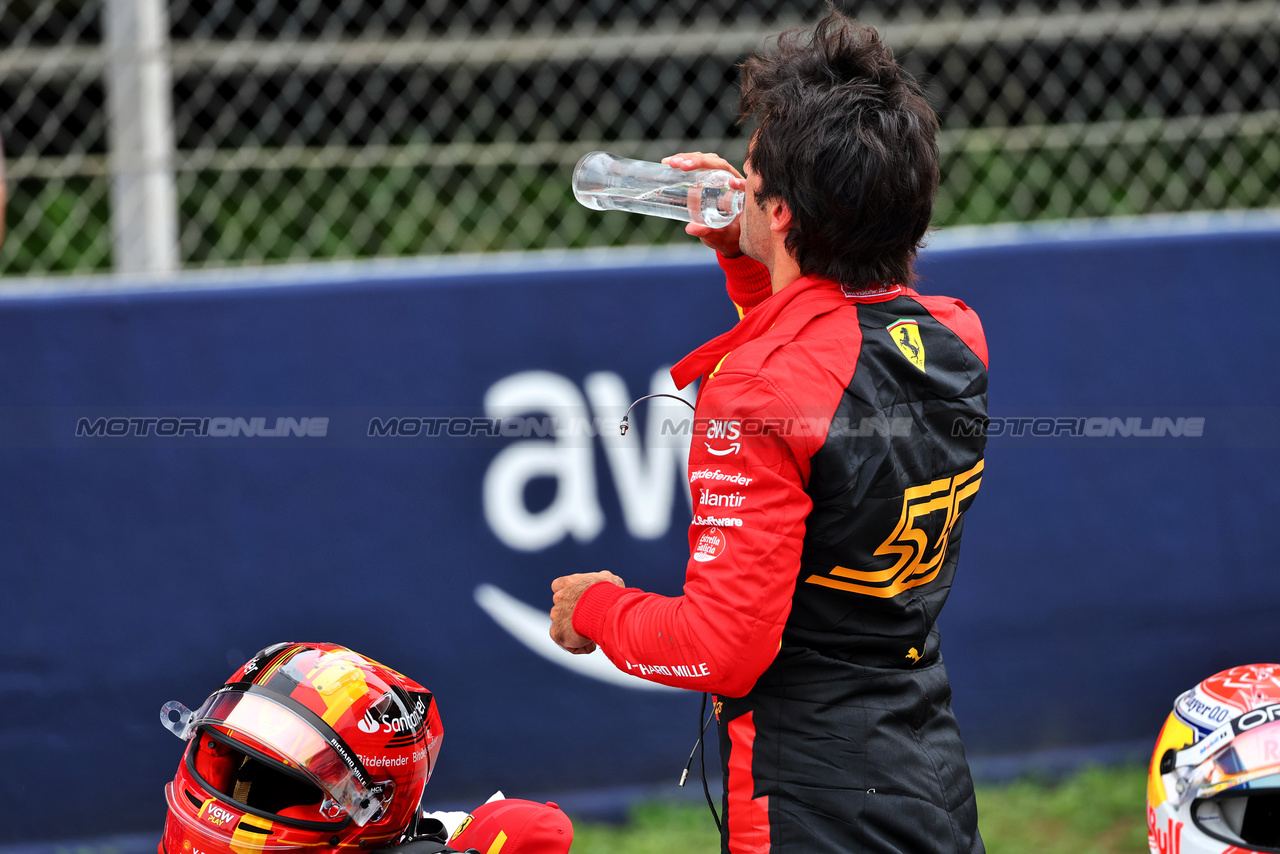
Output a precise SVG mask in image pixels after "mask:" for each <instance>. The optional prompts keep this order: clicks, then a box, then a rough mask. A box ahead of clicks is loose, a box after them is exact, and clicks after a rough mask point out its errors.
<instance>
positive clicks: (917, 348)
mask: <svg viewBox="0 0 1280 854" xmlns="http://www.w3.org/2000/svg"><path fill="white" fill-rule="evenodd" d="M888 329H889V337H890V338H892V339H893V343H894V344H896V345H898V350H900V351H901V352H902V355H904V356H906V357H907V361H908V362H910V363H911V364H913V365H915V366H916V367H917V368H919V369H920V370H922V371H923V370H924V342H923V341H921V340H920V327H919V325H918V324H917V323H916V322H915V321H914V320H899V321H896V322H894V323H891V324H889V326H888Z"/></svg>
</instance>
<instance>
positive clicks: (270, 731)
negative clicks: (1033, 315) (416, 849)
mask: <svg viewBox="0 0 1280 854" xmlns="http://www.w3.org/2000/svg"><path fill="white" fill-rule="evenodd" d="M160 720H161V722H162V723H163V724H164V726H165V727H166V728H167V729H169V730H170V731H171V732H173V733H174V734H175V735H177V736H178V737H179V738H181V739H183V740H185V741H187V742H188V745H187V749H186V752H185V753H184V755H183V758H182V761H181V763H179V765H178V773H177V776H175V777H174V779H173V782H172V783H169V784H168V785H166V786H165V798H166V800H167V801H168V804H169V815H168V818H167V819H166V821H165V827H164V835H163V837H162V838H161V841H160V846H159V854H247V852H254V851H277V850H282V849H305V850H306V851H308V852H315V854H320V853H321V852H325V851H329V850H337V849H339V848H343V849H352V850H359V849H365V850H371V849H376V848H382V847H387V846H391V845H395V844H397V843H398V842H400V841H402V839H403V838H404V837H405V835H406V834H407V833H408V832H409V830H410V828H411V827H412V825H413V824H414V820H415V817H416V815H417V812H418V809H417V807H418V804H419V802H420V801H421V800H422V790H423V788H424V787H425V786H426V784H427V780H428V779H430V777H431V771H432V769H433V768H434V767H435V762H436V755H437V753H438V752H439V750H440V742H441V739H442V737H443V729H442V727H441V724H440V715H439V713H438V711H437V710H436V704H435V698H434V697H433V696H432V695H431V693H430V692H429V691H427V690H426V689H425V688H423V687H422V686H421V685H419V684H417V683H416V682H414V681H412V680H411V679H408V678H407V677H405V676H404V675H402V674H400V673H397V672H396V671H394V670H392V669H391V668H389V667H386V666H384V665H382V664H379V663H378V662H376V661H372V660H371V659H368V658H365V657H364V656H362V655H360V654H358V653H355V652H352V651H351V650H349V649H347V648H346V647H342V646H337V645H336V644H328V643H281V644H276V645H275V646H271V647H268V648H267V649H264V650H263V651H262V652H260V653H258V654H257V655H255V656H254V657H253V658H252V659H250V660H249V661H248V662H247V663H246V664H245V665H244V666H243V667H241V668H240V669H238V670H237V671H236V672H235V673H234V674H232V676H231V678H230V679H229V680H227V683H226V684H225V685H223V686H222V687H221V688H219V689H218V690H217V691H214V692H213V693H212V694H211V695H209V698H208V699H207V700H205V701H204V703H203V704H202V705H201V706H200V708H199V709H197V710H196V711H191V710H190V709H188V708H186V707H185V706H183V705H182V704H181V703H178V702H169V703H166V704H165V705H164V707H163V709H161V712H160Z"/></svg>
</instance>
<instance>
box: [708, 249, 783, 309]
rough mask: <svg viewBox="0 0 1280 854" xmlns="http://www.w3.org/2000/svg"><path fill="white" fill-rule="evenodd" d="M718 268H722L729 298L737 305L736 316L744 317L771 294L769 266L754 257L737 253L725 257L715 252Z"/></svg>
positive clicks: (771, 281)
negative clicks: (734, 255) (733, 256)
mask: <svg viewBox="0 0 1280 854" xmlns="http://www.w3.org/2000/svg"><path fill="white" fill-rule="evenodd" d="M716 259H717V260H719V262H720V269H722V270H724V283H725V288H726V289H727V290H728V291H729V299H731V300H733V304H734V305H736V306H737V307H738V316H739V317H745V316H746V314H747V312H749V311H751V309H753V308H755V307H756V306H758V305H759V304H760V303H762V302H764V301H765V300H767V299H768V298H769V297H770V296H772V295H773V277H772V276H770V275H769V268H768V267H766V266H765V265H763V264H761V263H760V262H759V261H757V260H755V259H754V258H748V257H747V256H746V255H739V256H738V257H736V258H726V257H724V256H723V255H721V254H720V253H718V252H717V253H716Z"/></svg>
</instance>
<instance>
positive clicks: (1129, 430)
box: [951, 415, 1205, 439]
mask: <svg viewBox="0 0 1280 854" xmlns="http://www.w3.org/2000/svg"><path fill="white" fill-rule="evenodd" d="M1204 425H1205V418H1204V417H1203V416H1181V415H1180V416H1158V415H1157V416H1149V417H1141V416H1126V417H1123V418H1121V417H1116V416H1103V415H1094V416H1069V417H1063V416H1053V417H1046V416H1041V417H1037V416H1032V415H1019V416H1005V417H999V418H957V419H956V420H955V421H953V422H952V424H951V435H952V436H954V437H976V436H985V437H987V438H993V437H1000V436H1014V437H1025V436H1031V437H1040V438H1063V437H1066V438H1090V439H1097V438H1108V439H1110V438H1117V437H1119V438H1129V437H1132V438H1139V439H1150V438H1164V437H1169V438H1190V439H1198V438H1200V437H1202V436H1204Z"/></svg>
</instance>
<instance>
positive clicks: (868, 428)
mask: <svg viewBox="0 0 1280 854" xmlns="http://www.w3.org/2000/svg"><path fill="white" fill-rule="evenodd" d="M913 424H914V419H913V418H910V417H894V418H886V417H875V418H862V419H857V420H853V419H848V418H835V419H827V418H797V417H779V418H735V419H717V418H696V419H695V418H677V419H673V418H664V419H663V420H662V422H661V423H660V424H659V426H658V431H657V433H658V435H659V436H661V437H673V438H679V437H686V438H687V437H692V436H703V437H706V438H711V439H717V438H719V439H740V438H743V437H751V436H769V435H776V436H795V435H801V434H804V433H805V432H806V431H810V432H812V431H818V432H821V433H826V434H827V435H844V436H907V435H910V434H911V432H912V430H913ZM621 426H622V425H621V423H620V421H619V420H618V419H614V418H609V417H605V416H599V415H597V416H568V417H566V416H559V415H536V416H535V415H524V416H507V417H501V418H494V417H478V416H428V417H418V416H395V417H390V418H383V417H373V418H370V419H369V421H368V425H367V427H366V433H365V435H367V436H370V437H374V438H388V437H428V438H435V437H452V438H456V439H462V438H485V437H488V438H503V439H529V438H595V437H596V436H600V435H609V434H614V435H626V431H624V430H622V429H621ZM629 426H630V425H629Z"/></svg>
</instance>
